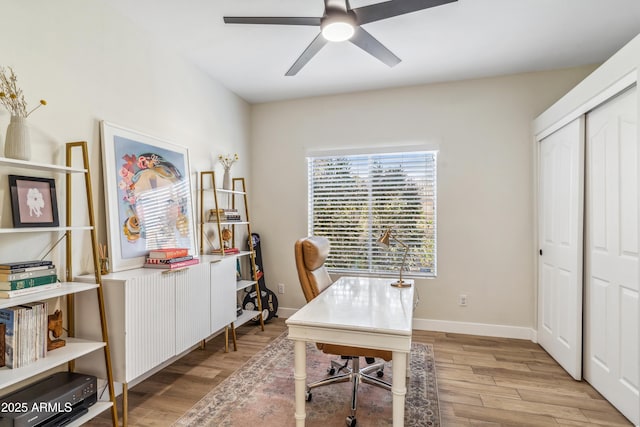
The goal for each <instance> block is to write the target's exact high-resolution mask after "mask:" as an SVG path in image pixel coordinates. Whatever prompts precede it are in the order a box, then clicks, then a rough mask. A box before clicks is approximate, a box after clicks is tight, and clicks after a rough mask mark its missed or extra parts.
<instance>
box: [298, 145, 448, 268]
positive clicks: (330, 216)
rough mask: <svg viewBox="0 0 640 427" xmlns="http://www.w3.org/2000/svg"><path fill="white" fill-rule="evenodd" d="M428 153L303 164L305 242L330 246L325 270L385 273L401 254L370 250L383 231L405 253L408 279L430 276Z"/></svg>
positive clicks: (432, 164)
mask: <svg viewBox="0 0 640 427" xmlns="http://www.w3.org/2000/svg"><path fill="white" fill-rule="evenodd" d="M436 156H437V152H435V151H423V152H404V153H389V154H366V155H347V156H324V157H309V158H308V159H307V160H308V183H309V199H308V200H309V210H308V212H309V235H316V236H325V237H327V238H328V239H329V240H330V242H331V252H330V255H329V259H328V260H327V263H326V265H327V267H328V268H330V269H331V270H332V271H335V272H344V273H359V274H360V273H375V274H380V273H392V272H397V271H398V270H399V268H400V265H401V263H402V256H403V255H404V248H403V247H402V245H400V244H397V242H392V244H391V247H390V248H388V249H387V248H383V247H381V246H379V245H377V244H376V239H378V237H380V235H381V234H382V233H383V232H384V230H385V229H386V228H388V227H392V228H393V232H394V235H395V237H396V238H397V239H398V240H400V241H402V242H403V243H405V244H406V245H408V246H409V252H408V254H407V260H406V263H405V270H404V271H405V272H406V275H407V277H411V276H414V277H415V276H417V277H424V276H435V274H436V188H437V186H436V175H437V174H436Z"/></svg>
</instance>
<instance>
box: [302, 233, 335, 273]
mask: <svg viewBox="0 0 640 427" xmlns="http://www.w3.org/2000/svg"><path fill="white" fill-rule="evenodd" d="M329 247H330V245H329V239H327V238H326V237H320V236H312V237H309V238H307V239H305V240H304V241H303V242H302V255H303V258H304V266H305V268H306V269H307V270H310V271H313V270H317V269H318V268H320V267H322V265H323V264H324V262H325V261H326V259H327V257H328V256H329Z"/></svg>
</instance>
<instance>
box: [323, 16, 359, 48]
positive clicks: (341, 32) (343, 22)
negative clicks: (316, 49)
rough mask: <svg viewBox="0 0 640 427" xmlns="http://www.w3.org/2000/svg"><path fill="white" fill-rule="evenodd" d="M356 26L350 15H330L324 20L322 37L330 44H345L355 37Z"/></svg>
mask: <svg viewBox="0 0 640 427" xmlns="http://www.w3.org/2000/svg"><path fill="white" fill-rule="evenodd" d="M355 25H356V23H355V20H354V19H353V18H352V17H351V16H349V15H342V14H341V15H328V16H326V17H324V18H323V20H322V25H321V29H322V36H323V37H324V38H325V39H327V40H328V41H330V42H343V41H346V40H349V39H350V38H351V37H353V35H354V33H355V31H356V29H355Z"/></svg>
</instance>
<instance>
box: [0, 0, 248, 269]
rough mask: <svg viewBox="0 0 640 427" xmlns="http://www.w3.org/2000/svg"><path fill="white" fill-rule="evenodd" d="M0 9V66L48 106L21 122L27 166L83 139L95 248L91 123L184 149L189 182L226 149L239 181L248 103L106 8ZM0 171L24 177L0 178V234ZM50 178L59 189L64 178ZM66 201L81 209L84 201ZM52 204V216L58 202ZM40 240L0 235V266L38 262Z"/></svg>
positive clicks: (80, 256)
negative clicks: (28, 140)
mask: <svg viewBox="0 0 640 427" xmlns="http://www.w3.org/2000/svg"><path fill="white" fill-rule="evenodd" d="M1 3H2V15H3V17H4V19H3V24H2V34H3V36H2V37H0V52H2V56H1V58H0V64H2V65H10V66H12V67H14V69H15V71H16V73H17V75H18V82H19V84H20V87H22V89H23V91H24V94H25V97H26V100H27V102H28V103H29V104H31V105H36V104H37V102H38V100H39V99H41V98H44V99H46V100H47V101H48V105H47V106H46V107H44V108H42V109H40V110H39V111H37V112H35V113H34V114H33V115H32V116H31V117H30V118H29V122H30V125H31V137H32V146H33V147H32V151H33V160H34V161H40V162H43V163H52V162H53V163H60V164H61V163H63V162H64V153H63V150H64V148H63V144H64V143H65V142H68V141H78V140H86V141H88V144H89V151H90V163H91V168H92V174H93V176H92V178H93V183H94V186H93V188H94V191H95V195H96V202H95V205H96V211H97V212H98V225H99V227H98V228H99V229H98V232H99V237H100V240H101V241H103V242H104V241H105V236H106V231H105V218H104V206H105V203H104V199H103V185H102V169H101V155H100V141H99V126H98V124H99V121H100V120H107V121H110V122H113V123H116V124H119V125H121V126H125V127H128V128H131V129H134V130H137V131H140V132H144V133H147V134H150V135H153V136H156V137H158V138H161V139H165V140H167V141H170V142H173V143H175V144H179V145H182V146H186V147H188V148H189V149H190V154H191V170H192V176H193V172H194V171H196V170H205V169H210V168H211V167H212V160H211V159H212V154H216V155H217V154H219V153H227V152H232V153H233V152H237V153H239V155H240V157H241V161H240V162H239V163H238V164H237V165H235V166H234V171H235V173H237V174H238V175H248V173H249V162H248V157H249V156H248V152H247V150H248V142H249V136H248V131H249V120H250V110H249V105H248V104H247V103H246V102H244V101H243V100H241V99H240V98H239V97H238V96H236V95H235V94H233V93H232V92H230V91H229V90H227V89H225V88H224V87H222V86H221V85H220V84H219V83H217V82H215V81H213V80H212V79H210V78H209V77H208V76H206V75H205V74H204V73H203V72H201V71H200V70H199V69H198V68H196V67H195V66H192V65H190V64H189V63H187V62H186V61H185V60H184V59H183V58H181V57H180V56H178V55H177V54H172V53H170V52H166V46H163V45H160V44H157V43H155V42H153V41H152V40H150V39H149V38H148V37H147V36H146V35H145V33H144V32H142V31H141V30H139V29H138V28H136V27H135V26H134V25H133V24H131V23H130V22H129V21H127V20H126V19H125V18H122V17H121V16H119V15H118V14H116V13H115V12H113V11H112V10H110V9H109V7H108V6H107V4H108V2H102V1H83V0H65V1H54V2H52V1H48V0H29V1H9V0H2V2H1ZM8 122H9V114H8V113H7V112H6V110H4V109H3V108H2V109H0V145H4V136H5V135H4V133H5V129H6V126H7V124H8ZM216 168H217V169H216V170H218V171H220V172H221V171H222V169H221V168H220V167H219V166H216ZM8 173H22V174H25V171H20V170H18V171H12V170H2V171H0V203H1V206H0V227H10V226H11V217H10V215H11V209H10V205H9V198H8V192H7V190H6V189H7V178H6V175H7V174H8ZM29 173H30V174H32V175H37V172H29ZM58 178H60V179H59V180H58V186H59V187H62V186H63V184H64V177H62V176H59V177H58ZM193 185H194V186H195V182H193ZM60 190H61V189H60ZM75 200H78V201H79V202H80V203H79V206H80V207H81V208H82V209H83V210H84V209H85V207H84V200H83V199H75ZM59 205H60V209H61V213H62V211H63V210H64V203H63V201H61V202H60V204H59ZM49 238H50V236H49V235H44V236H43V235H37V236H36V235H33V236H30V237H20V238H19V237H17V236H15V235H11V236H6V235H5V236H0V260H2V261H13V260H18V259H26V258H32V257H34V258H35V257H38V256H40V255H42V254H43V253H44V251H46V243H47V241H48V239H49ZM56 238H57V237H56ZM43 240H44V241H43ZM51 240H54V238H51ZM87 245H88V242H87V241H86V240H85V241H84V242H83V243H81V244H79V245H75V246H74V249H75V251H74V252H75V254H76V255H75V257H74V258H76V259H77V260H78V261H79V262H74V263H75V264H76V265H78V264H82V266H83V267H86V266H87V265H88V257H87V249H88V247H87ZM16 247H19V248H20V251H16Z"/></svg>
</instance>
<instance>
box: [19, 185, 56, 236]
mask: <svg viewBox="0 0 640 427" xmlns="http://www.w3.org/2000/svg"><path fill="white" fill-rule="evenodd" d="M9 189H10V190H11V212H12V214H13V226H14V227H16V228H22V227H57V226H58V225H59V222H58V202H57V199H56V182H55V180H53V179H50V178H36V177H31V176H18V175H9Z"/></svg>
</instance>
